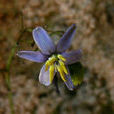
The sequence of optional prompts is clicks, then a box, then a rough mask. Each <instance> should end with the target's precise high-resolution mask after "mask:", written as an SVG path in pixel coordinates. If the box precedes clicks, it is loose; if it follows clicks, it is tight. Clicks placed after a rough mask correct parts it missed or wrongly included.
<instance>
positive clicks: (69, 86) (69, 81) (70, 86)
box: [65, 75, 75, 91]
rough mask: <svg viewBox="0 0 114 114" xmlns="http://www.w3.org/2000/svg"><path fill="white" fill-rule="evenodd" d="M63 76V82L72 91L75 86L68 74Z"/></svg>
mask: <svg viewBox="0 0 114 114" xmlns="http://www.w3.org/2000/svg"><path fill="white" fill-rule="evenodd" d="M65 77H66V81H65V84H66V86H67V88H68V89H69V90H71V91H73V90H74V88H75V86H74V85H73V82H72V80H71V77H70V75H66V76H65Z"/></svg>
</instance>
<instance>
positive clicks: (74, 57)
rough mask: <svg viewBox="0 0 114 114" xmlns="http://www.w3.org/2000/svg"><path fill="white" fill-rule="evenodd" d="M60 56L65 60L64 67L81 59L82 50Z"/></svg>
mask: <svg viewBox="0 0 114 114" xmlns="http://www.w3.org/2000/svg"><path fill="white" fill-rule="evenodd" d="M62 55H63V57H65V58H66V61H65V64H66V65H68V64H73V63H76V62H78V61H79V60H80V59H81V57H82V50H81V49H79V50H76V51H71V52H65V53H63V54H62Z"/></svg>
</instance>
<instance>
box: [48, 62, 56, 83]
mask: <svg viewBox="0 0 114 114" xmlns="http://www.w3.org/2000/svg"><path fill="white" fill-rule="evenodd" d="M54 70H55V66H54V64H52V65H51V66H50V68H49V73H50V82H51V83H52V81H53V78H54Z"/></svg>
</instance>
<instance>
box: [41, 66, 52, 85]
mask: <svg viewBox="0 0 114 114" xmlns="http://www.w3.org/2000/svg"><path fill="white" fill-rule="evenodd" d="M39 81H40V83H41V84H43V85H45V86H48V85H50V84H51V82H50V73H49V70H47V71H45V65H43V67H42V68H41V71H40V74H39Z"/></svg>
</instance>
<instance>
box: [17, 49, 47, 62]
mask: <svg viewBox="0 0 114 114" xmlns="http://www.w3.org/2000/svg"><path fill="white" fill-rule="evenodd" d="M17 56H19V57H21V58H24V59H27V60H30V61H33V62H38V63H42V62H45V61H46V60H47V58H48V56H46V55H43V54H42V53H41V52H39V51H19V52H18V53H17Z"/></svg>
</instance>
